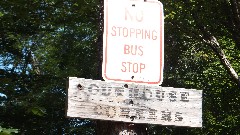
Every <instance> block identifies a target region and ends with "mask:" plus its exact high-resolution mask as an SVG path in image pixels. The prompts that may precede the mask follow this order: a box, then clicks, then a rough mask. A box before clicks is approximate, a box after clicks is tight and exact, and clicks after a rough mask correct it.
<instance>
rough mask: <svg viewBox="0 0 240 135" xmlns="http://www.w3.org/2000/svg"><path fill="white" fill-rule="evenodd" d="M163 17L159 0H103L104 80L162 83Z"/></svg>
mask: <svg viewBox="0 0 240 135" xmlns="http://www.w3.org/2000/svg"><path fill="white" fill-rule="evenodd" d="M163 19H164V16H163V6H162V4H161V3H160V2H159V1H149V2H144V1H143V0H142V1H128V0H125V1H124V0H105V1H104V36H103V39H104V40H103V70H102V75H103V78H104V79H105V81H120V82H134V83H139V84H158V85H159V84H161V83H162V80H163V61H164V58H163V54H164V51H163V49H164V47H163V41H164V39H163V38H164V35H163V28H164V26H163Z"/></svg>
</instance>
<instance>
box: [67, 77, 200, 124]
mask: <svg viewBox="0 0 240 135" xmlns="http://www.w3.org/2000/svg"><path fill="white" fill-rule="evenodd" d="M67 116H68V117H81V118H90V119H102V120H113V121H124V122H132V123H150V124H161V125H176V126H189V127H202V90H193V89H183V88H172V87H158V86H154V87H153V86H144V85H135V84H132V85H130V84H128V85H127V84H124V83H115V82H104V81H99V80H90V79H84V78H74V77H72V78H69V89H68V108H67Z"/></svg>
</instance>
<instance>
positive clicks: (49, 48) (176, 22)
mask: <svg viewBox="0 0 240 135" xmlns="http://www.w3.org/2000/svg"><path fill="white" fill-rule="evenodd" d="M162 3H163V5H164V10H165V13H164V14H165V41H164V42H165V47H164V48H165V51H164V52H165V56H164V57H165V58H164V59H165V62H164V63H165V65H164V81H163V84H162V86H164V87H165V86H170V87H180V88H194V89H201V90H203V127H202V128H189V127H175V126H160V125H158V126H153V125H150V126H149V130H148V131H149V134H161V135H163V134H168V135H175V134H176V135H177V134H185V135H186V134H189V135H192V134H196V135H199V134H231V135H234V134H236V135H237V134H240V130H239V129H240V127H239V125H240V110H239V108H240V101H239V100H240V92H239V88H238V86H237V84H236V83H235V82H234V81H233V80H232V78H231V77H230V75H229V73H227V72H226V69H225V68H224V66H223V65H222V63H221V62H220V60H219V58H218V57H217V56H216V54H215V52H214V51H213V50H212V48H210V47H209V46H208V45H207V44H206V42H204V40H206V37H204V36H203V33H202V31H201V29H200V28H199V24H201V25H202V26H204V28H205V29H206V30H207V31H209V32H210V33H211V34H212V35H213V36H214V37H216V39H217V40H218V42H219V43H220V46H221V48H222V50H223V51H224V52H225V54H226V57H227V59H228V60H229V61H230V63H231V65H232V66H233V68H234V69H235V70H236V72H237V73H238V74H239V73H240V62H239V61H240V49H239V48H240V47H239V46H240V44H239V43H240V40H239V38H238V37H240V36H239V33H240V31H239V29H238V27H237V26H240V25H239V24H240V23H239V22H238V21H237V16H236V14H235V12H234V11H235V8H236V7H234V5H233V3H231V1H220V0H213V1H204V0H198V1H196V0H189V1H162ZM238 7H239V5H238ZM99 9H100V5H99V1H96V0H95V1H94V0H79V1H75V0H68V1H64V0H62V1H59V0H58V1H57V0H45V1H38V0H30V1H29V0H2V1H0V22H1V23H0V82H1V83H0V119H1V126H2V127H13V128H2V127H0V134H11V133H17V132H18V133H26V134H83V135H85V134H86V135H87V134H89V135H90V134H94V133H95V127H94V125H95V124H94V122H93V121H89V120H83V119H76V118H72V119H69V118H65V107H66V104H65V103H66V91H67V87H66V83H67V77H70V76H76V77H83V78H89V79H95V78H98V74H99V73H98V67H99V66H101V65H99V64H98V63H99V62H98V53H97V50H98V46H97V41H98V38H99V37H98V36H99V35H101V33H99V21H100V20H99V15H100V10H99ZM17 129H19V130H17Z"/></svg>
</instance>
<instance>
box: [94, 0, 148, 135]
mask: <svg viewBox="0 0 240 135" xmlns="http://www.w3.org/2000/svg"><path fill="white" fill-rule="evenodd" d="M103 6H104V0H100V5H99V18H98V21H99V31H98V35H99V36H98V39H97V43H96V45H97V50H98V52H97V53H98V56H97V57H98V58H97V59H98V73H97V74H98V78H97V79H98V80H103V78H102V58H103V29H104V28H103V26H104V21H103V18H104V12H103V9H104V7H103ZM96 126H97V127H96V135H147V132H146V127H147V125H146V124H131V123H124V122H114V121H103V120H97V121H96Z"/></svg>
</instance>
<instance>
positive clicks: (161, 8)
mask: <svg viewBox="0 0 240 135" xmlns="http://www.w3.org/2000/svg"><path fill="white" fill-rule="evenodd" d="M106 2H108V0H106ZM150 2H151V3H158V2H154V1H150ZM158 4H159V5H160V18H161V17H162V16H163V14H162V13H163V12H161V11H162V10H163V7H162V5H161V4H160V3H158ZM105 10H106V12H105V14H104V15H106V31H105V32H106V34H105V35H106V37H105V38H106V41H105V42H106V46H105V48H104V49H105V61H104V62H105V63H103V64H105V65H104V73H103V76H104V78H106V79H107V80H112V81H119V82H135V83H145V84H159V85H160V83H161V82H162V80H161V77H162V71H163V65H162V62H163V60H162V59H163V54H162V53H163V52H162V49H163V44H162V43H163V41H162V40H163V34H164V33H163V21H161V20H160V76H159V80H158V81H157V82H144V81H134V80H131V79H129V80H122V79H111V78H109V77H108V76H107V74H106V73H107V65H106V64H107V51H108V50H107V46H108V40H107V39H108V5H107V6H106V9H105ZM105 81H106V80H105Z"/></svg>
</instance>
